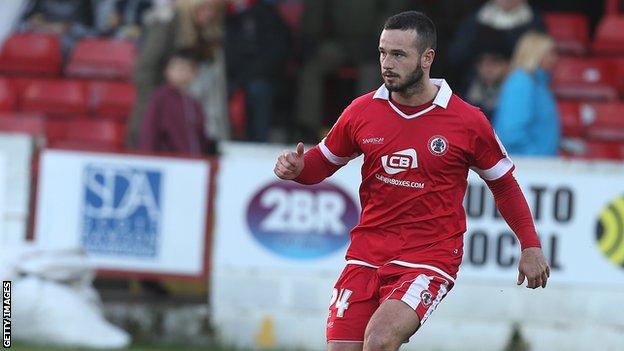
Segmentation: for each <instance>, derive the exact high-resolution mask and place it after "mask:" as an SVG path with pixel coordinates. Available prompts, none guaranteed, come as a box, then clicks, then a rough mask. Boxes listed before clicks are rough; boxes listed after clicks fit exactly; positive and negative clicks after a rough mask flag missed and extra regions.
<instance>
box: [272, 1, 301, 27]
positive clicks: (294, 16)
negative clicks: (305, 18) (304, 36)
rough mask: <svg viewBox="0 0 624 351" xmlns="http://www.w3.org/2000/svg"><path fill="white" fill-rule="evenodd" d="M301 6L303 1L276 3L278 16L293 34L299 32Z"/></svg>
mask: <svg viewBox="0 0 624 351" xmlns="http://www.w3.org/2000/svg"><path fill="white" fill-rule="evenodd" d="M303 6H304V5H303V0H282V1H279V2H278V3H277V10H278V11H279V14H280V16H281V17H282V19H283V20H284V22H286V24H287V25H288V27H290V29H291V30H292V31H293V32H294V33H299V32H300V31H301V18H302V15H303Z"/></svg>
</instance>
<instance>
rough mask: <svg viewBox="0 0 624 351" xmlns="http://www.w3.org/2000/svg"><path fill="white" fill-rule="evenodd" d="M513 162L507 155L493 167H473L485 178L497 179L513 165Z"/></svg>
mask: <svg viewBox="0 0 624 351" xmlns="http://www.w3.org/2000/svg"><path fill="white" fill-rule="evenodd" d="M513 165H514V164H513V162H512V161H511V159H510V158H509V157H505V158H503V159H501V160H500V161H498V162H497V163H496V164H495V165H494V166H493V167H492V168H489V169H480V168H476V167H471V169H472V170H473V171H475V172H477V174H478V175H479V177H481V178H482V179H483V180H496V179H498V178H500V177H502V176H504V175H505V174H506V173H507V172H509V170H510V169H511V168H512V167H513Z"/></svg>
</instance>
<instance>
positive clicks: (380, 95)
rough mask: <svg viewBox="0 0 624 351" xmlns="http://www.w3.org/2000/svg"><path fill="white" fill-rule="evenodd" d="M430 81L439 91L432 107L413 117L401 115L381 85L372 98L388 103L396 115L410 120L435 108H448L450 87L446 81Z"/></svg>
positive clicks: (388, 93)
mask: <svg viewBox="0 0 624 351" xmlns="http://www.w3.org/2000/svg"><path fill="white" fill-rule="evenodd" d="M430 81H431V83H433V84H434V85H436V86H438V87H440V89H439V90H438V93H437V94H436V97H435V98H434V99H433V105H431V106H429V107H427V108H426V109H424V110H422V111H418V112H416V113H415V114H413V115H407V114H405V113H403V111H401V110H399V108H398V107H396V106H394V104H393V103H392V102H391V101H390V91H388V88H386V86H385V85H382V86H381V87H379V89H377V91H376V92H375V95H374V96H373V99H381V100H386V101H388V103H389V104H390V107H392V109H393V110H394V111H395V112H396V113H398V114H399V115H400V116H401V117H403V118H407V119H412V118H415V117H418V116H420V115H422V114H425V113H427V112H429V111H431V110H433V108H434V107H436V106H440V107H442V108H446V107H447V106H448V103H449V101H450V100H451V95H453V91H452V90H451V87H450V86H449V85H448V83H446V80H444V79H430Z"/></svg>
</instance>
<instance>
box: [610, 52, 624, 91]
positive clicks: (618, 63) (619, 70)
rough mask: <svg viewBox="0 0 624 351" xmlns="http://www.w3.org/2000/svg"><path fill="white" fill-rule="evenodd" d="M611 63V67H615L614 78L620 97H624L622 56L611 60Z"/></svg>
mask: <svg viewBox="0 0 624 351" xmlns="http://www.w3.org/2000/svg"><path fill="white" fill-rule="evenodd" d="M611 62H613V65H614V66H615V76H616V81H617V82H618V89H619V91H620V95H621V96H622V97H624V56H622V57H614V58H612V59H611Z"/></svg>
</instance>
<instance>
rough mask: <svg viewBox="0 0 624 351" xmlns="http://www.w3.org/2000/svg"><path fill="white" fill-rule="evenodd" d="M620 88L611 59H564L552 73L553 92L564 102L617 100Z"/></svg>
mask: <svg viewBox="0 0 624 351" xmlns="http://www.w3.org/2000/svg"><path fill="white" fill-rule="evenodd" d="M617 86H618V84H617V78H616V69H615V66H614V64H613V62H612V61H610V60H608V59H600V58H589V59H584V58H575V57H564V58H561V59H560V60H559V62H558V63H557V66H556V67H555V71H554V73H553V82H552V87H553V90H554V92H555V94H556V95H557V96H558V97H559V98H563V99H591V100H615V99H617V97H618V91H617Z"/></svg>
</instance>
